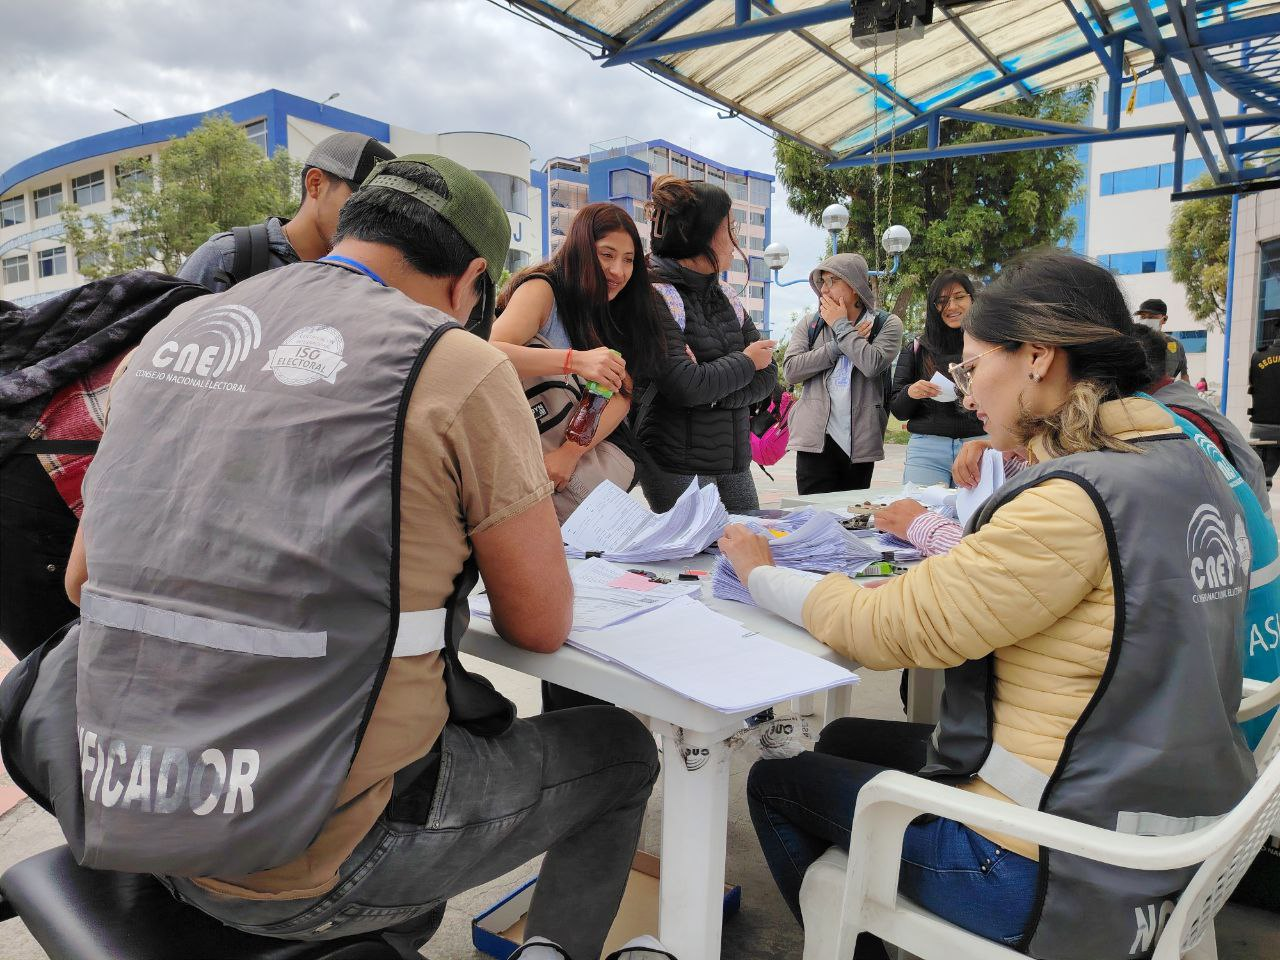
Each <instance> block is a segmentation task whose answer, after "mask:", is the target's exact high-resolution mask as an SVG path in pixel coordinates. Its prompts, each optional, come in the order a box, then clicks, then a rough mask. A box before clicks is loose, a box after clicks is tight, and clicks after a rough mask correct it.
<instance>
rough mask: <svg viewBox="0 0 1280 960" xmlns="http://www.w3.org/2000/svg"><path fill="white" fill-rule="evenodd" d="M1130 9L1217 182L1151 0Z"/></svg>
mask: <svg viewBox="0 0 1280 960" xmlns="http://www.w3.org/2000/svg"><path fill="white" fill-rule="evenodd" d="M1130 6H1131V7H1132V8H1133V12H1134V15H1135V16H1136V17H1137V18H1138V24H1139V25H1140V26H1141V27H1142V35H1143V36H1144V37H1145V38H1146V46H1148V47H1150V48H1151V51H1152V53H1154V54H1155V57H1156V63H1158V64H1159V66H1160V71H1161V73H1163V74H1164V80H1165V83H1166V84H1167V85H1168V87H1169V93H1170V95H1171V96H1172V97H1173V102H1174V103H1176V104H1177V105H1178V112H1179V113H1181V114H1182V119H1183V121H1184V122H1185V123H1186V126H1187V132H1188V133H1189V134H1191V139H1192V140H1193V141H1195V145H1196V149H1197V150H1199V151H1200V156H1201V157H1203V158H1204V163H1205V166H1206V167H1207V168H1208V170H1209V173H1210V175H1211V176H1212V177H1213V182H1214V183H1221V182H1222V171H1221V170H1219V169H1218V161H1217V158H1216V157H1214V155H1213V150H1212V148H1211V147H1210V146H1209V140H1208V138H1207V137H1206V136H1205V135H1204V128H1203V127H1202V126H1201V125H1200V120H1199V118H1198V117H1197V116H1196V112H1195V108H1194V107H1192V106H1191V98H1190V97H1188V96H1187V91H1186V90H1184V89H1183V88H1182V78H1181V77H1180V76H1178V69H1177V67H1175V66H1174V65H1173V61H1172V60H1170V59H1169V58H1168V56H1167V54H1166V49H1165V41H1164V37H1162V36H1161V35H1160V27H1159V25H1158V24H1157V23H1156V17H1155V13H1154V12H1153V11H1152V9H1151V0H1133V2H1132V3H1131V4H1130ZM1169 6H1170V7H1176V6H1177V0H1169Z"/></svg>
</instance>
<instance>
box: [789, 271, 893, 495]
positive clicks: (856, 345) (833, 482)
mask: <svg viewBox="0 0 1280 960" xmlns="http://www.w3.org/2000/svg"><path fill="white" fill-rule="evenodd" d="M809 286H811V287H812V288H813V292H814V293H816V294H817V295H818V298H819V316H818V317H817V318H816V319H815V320H814V321H813V322H812V323H811V324H810V325H809V327H808V329H801V330H794V331H792V334H791V342H790V345H789V346H788V347H787V355H786V357H785V358H784V359H783V361H782V372H783V375H784V376H785V377H786V378H787V380H788V381H790V382H791V383H792V384H794V385H799V384H803V385H804V389H803V391H802V392H801V394H800V399H799V400H798V401H797V402H796V405H795V406H794V407H793V408H792V410H791V415H790V417H789V418H788V422H789V426H790V428H791V442H790V443H789V444H788V447H787V449H789V450H795V451H796V488H797V490H798V491H799V492H800V493H801V494H811V493H833V492H835V491H837V490H865V489H866V488H867V487H869V486H870V485H871V472H872V470H873V469H874V468H875V464H876V461H877V460H883V459H884V428H885V424H886V422H887V421H888V410H887V409H886V407H885V399H884V395H885V386H884V379H885V376H886V375H887V371H888V370H889V369H890V367H891V366H892V364H893V361H894V358H895V357H897V355H898V351H899V350H900V349H901V347H902V321H901V320H899V319H898V318H897V317H895V316H892V315H891V314H889V313H888V312H886V311H884V310H877V309H876V298H875V292H874V291H873V290H872V289H871V281H870V277H869V275H868V272H867V261H866V260H864V259H863V258H862V257H861V256H859V255H858V254H856V253H838V254H836V255H835V256H833V257H828V258H827V259H826V260H823V261H822V263H820V264H818V266H817V268H816V269H815V270H814V271H813V272H812V273H811V274H809Z"/></svg>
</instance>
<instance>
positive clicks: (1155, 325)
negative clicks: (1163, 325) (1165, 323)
mask: <svg viewBox="0 0 1280 960" xmlns="http://www.w3.org/2000/svg"><path fill="white" fill-rule="evenodd" d="M1133 322H1134V323H1140V324H1142V326H1144V327H1150V328H1151V329H1152V330H1159V329H1160V320H1159V318H1157V317H1134V318H1133Z"/></svg>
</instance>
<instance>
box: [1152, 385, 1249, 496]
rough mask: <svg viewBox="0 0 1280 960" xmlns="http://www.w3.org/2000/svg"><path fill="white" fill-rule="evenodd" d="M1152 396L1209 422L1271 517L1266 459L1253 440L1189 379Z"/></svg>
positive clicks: (1164, 388)
mask: <svg viewBox="0 0 1280 960" xmlns="http://www.w3.org/2000/svg"><path fill="white" fill-rule="evenodd" d="M1152 396H1154V397H1155V398H1156V399H1157V400H1159V401H1160V402H1161V403H1166V404H1169V405H1170V406H1173V407H1186V408H1187V409H1188V410H1190V411H1191V412H1192V413H1195V414H1197V415H1199V416H1200V417H1202V418H1203V419H1205V420H1206V421H1208V423H1209V425H1210V426H1211V427H1213V429H1214V431H1215V432H1216V433H1217V434H1218V436H1219V437H1221V438H1222V442H1223V443H1224V444H1225V445H1226V448H1227V451H1226V452H1227V459H1228V460H1230V461H1231V465H1232V466H1233V467H1235V468H1236V470H1237V471H1238V472H1239V474H1240V476H1241V477H1243V478H1244V482H1245V483H1247V484H1248V485H1249V489H1250V490H1252V491H1253V495H1254V496H1255V497H1257V498H1258V504H1259V505H1260V506H1261V507H1262V512H1263V513H1265V514H1266V515H1267V516H1268V517H1269V516H1271V493H1270V491H1269V490H1267V473H1266V470H1265V468H1264V467H1263V466H1262V460H1261V459H1260V458H1259V457H1258V454H1257V453H1255V452H1254V449H1253V447H1251V446H1249V441H1248V440H1247V439H1246V438H1245V435H1244V434H1243V433H1241V432H1240V430H1239V429H1238V428H1237V427H1236V425H1235V424H1233V423H1232V422H1231V421H1230V420H1228V419H1227V418H1226V417H1225V416H1223V414H1221V413H1220V412H1219V411H1218V410H1217V409H1215V408H1214V406H1213V404H1211V403H1209V402H1208V401H1207V400H1205V399H1204V397H1202V396H1200V394H1199V393H1197V392H1196V388H1195V387H1193V386H1191V384H1189V383H1187V382H1186V381H1185V380H1174V381H1172V382H1170V383H1167V384H1165V385H1164V386H1163V387H1161V388H1160V389H1159V390H1157V391H1156V392H1155V393H1154V394H1152ZM1209 439H1210V440H1214V441H1215V442H1216V440H1217V438H1215V437H1210V438H1209Z"/></svg>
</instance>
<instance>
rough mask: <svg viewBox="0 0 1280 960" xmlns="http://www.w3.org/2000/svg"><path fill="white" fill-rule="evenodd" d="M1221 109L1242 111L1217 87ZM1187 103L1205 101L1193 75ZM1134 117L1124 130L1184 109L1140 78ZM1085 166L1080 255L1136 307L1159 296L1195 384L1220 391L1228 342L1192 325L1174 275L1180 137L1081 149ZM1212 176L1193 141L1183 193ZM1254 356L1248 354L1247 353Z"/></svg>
mask: <svg viewBox="0 0 1280 960" xmlns="http://www.w3.org/2000/svg"><path fill="white" fill-rule="evenodd" d="M1210 83H1211V86H1212V89H1213V91H1214V96H1215V98H1216V100H1217V105H1218V108H1219V110H1220V111H1221V112H1222V113H1223V114H1224V115H1230V114H1233V113H1235V112H1236V101H1235V99H1234V98H1233V97H1230V96H1228V95H1227V94H1226V93H1223V92H1222V91H1221V89H1220V88H1219V87H1218V86H1217V84H1215V83H1212V81H1210ZM1182 86H1183V89H1184V90H1185V91H1186V93H1187V96H1188V97H1190V98H1191V99H1192V101H1193V102H1197V101H1198V98H1199V94H1198V92H1197V90H1196V86H1195V84H1194V83H1193V82H1192V80H1191V78H1190V77H1189V76H1183V77H1182ZM1094 103H1095V106H1094V116H1093V117H1092V120H1091V122H1092V123H1093V124H1095V125H1097V126H1102V125H1103V124H1105V121H1106V116H1105V114H1106V97H1105V96H1104V90H1103V89H1101V88H1100V89H1098V91H1097V95H1096V96H1095V97H1094ZM1124 103H1125V108H1126V111H1127V110H1128V107H1129V105H1130V104H1132V112H1126V113H1125V115H1124V116H1123V119H1122V126H1124V127H1128V126H1138V125H1145V124H1153V123H1163V122H1168V121H1174V120H1177V119H1178V118H1179V116H1180V114H1179V112H1178V108H1177V104H1176V103H1175V102H1174V99H1173V94H1172V93H1171V92H1170V90H1169V86H1168V84H1166V83H1165V81H1164V80H1163V79H1161V78H1160V76H1159V75H1158V74H1156V75H1152V76H1149V77H1144V78H1142V79H1140V80H1139V81H1138V83H1137V90H1136V92H1135V91H1134V87H1133V84H1128V85H1126V87H1125V89H1124ZM1077 155H1078V156H1079V157H1080V159H1081V161H1082V162H1083V163H1084V168H1085V169H1084V183H1083V184H1082V186H1085V188H1086V190H1085V196H1084V198H1083V199H1082V200H1080V201H1079V202H1078V203H1076V204H1075V205H1074V206H1072V208H1071V209H1070V210H1069V211H1068V215H1070V216H1074V217H1075V219H1076V225H1077V226H1076V235H1075V238H1074V240H1073V241H1072V243H1071V246H1072V248H1073V249H1074V250H1076V251H1077V252H1079V253H1084V254H1087V255H1088V256H1091V257H1094V258H1096V259H1098V260H1099V261H1101V262H1102V263H1103V264H1104V265H1106V266H1108V267H1110V268H1111V270H1112V271H1113V272H1114V273H1116V274H1117V275H1118V276H1119V278H1120V282H1121V284H1122V285H1123V287H1124V290H1125V293H1126V295H1127V296H1128V298H1129V302H1130V305H1131V306H1133V307H1137V305H1138V304H1139V303H1141V302H1142V301H1143V300H1146V299H1148V298H1151V297H1158V298H1160V299H1161V300H1163V301H1165V303H1167V304H1168V305H1169V323H1168V325H1167V326H1165V328H1164V331H1165V333H1167V334H1170V335H1171V336H1174V337H1177V338H1178V339H1179V340H1180V341H1181V342H1182V345H1183V347H1184V348H1185V349H1186V351H1187V368H1188V373H1189V375H1190V377H1191V380H1192V382H1195V381H1196V380H1197V379H1199V378H1200V377H1201V376H1204V377H1205V378H1206V379H1207V380H1208V381H1209V382H1210V383H1211V384H1214V385H1216V384H1217V382H1218V381H1219V380H1220V379H1221V373H1222V353H1223V339H1222V335H1221V333H1219V332H1217V331H1209V330H1206V329H1205V328H1204V326H1203V325H1202V324H1200V323H1198V322H1196V321H1195V320H1193V319H1192V318H1191V314H1190V312H1189V311H1188V310H1187V303H1186V290H1185V289H1184V288H1183V287H1182V285H1181V284H1179V283H1176V282H1175V281H1174V279H1173V276H1172V275H1171V274H1170V273H1169V263H1168V248H1169V222H1170V220H1171V219H1172V218H1173V214H1174V211H1175V209H1176V205H1175V204H1174V203H1173V202H1172V201H1171V200H1170V195H1171V194H1172V192H1173V184H1174V176H1173V174H1174V169H1173V138H1172V137H1164V138H1148V139H1144V140H1117V141H1114V142H1109V143H1095V144H1089V145H1085V146H1081V147H1078V148H1077ZM1204 172H1205V163H1204V160H1203V159H1202V158H1201V157H1200V156H1199V155H1197V154H1196V152H1195V148H1194V147H1193V146H1192V145H1191V144H1190V142H1188V144H1187V152H1186V156H1185V159H1184V162H1183V180H1182V182H1183V189H1189V188H1190V186H1191V183H1192V181H1194V180H1195V178H1196V177H1198V176H1200V174H1202V173H1204ZM1246 356H1247V354H1246Z"/></svg>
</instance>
